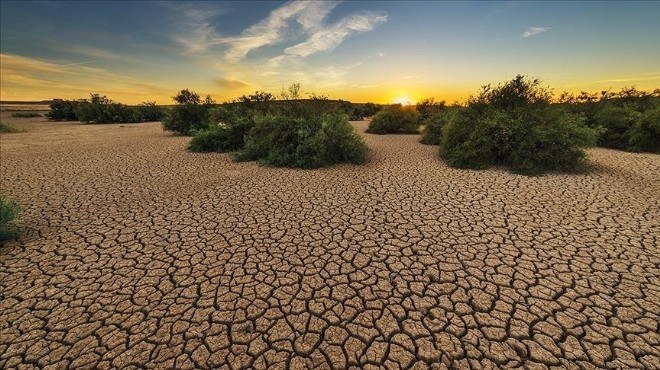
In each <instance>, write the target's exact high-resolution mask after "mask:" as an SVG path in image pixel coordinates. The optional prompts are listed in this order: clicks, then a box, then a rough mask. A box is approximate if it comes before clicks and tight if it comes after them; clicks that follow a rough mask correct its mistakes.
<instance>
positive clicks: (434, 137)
mask: <svg viewBox="0 0 660 370" xmlns="http://www.w3.org/2000/svg"><path fill="white" fill-rule="evenodd" d="M452 109H453V108H452ZM456 112H457V111H456V110H455V109H453V110H440V111H434V112H432V113H430V114H429V115H428V116H427V118H426V119H425V120H424V129H423V130H422V138H421V139H420V142H421V143H422V144H426V145H440V138H441V136H442V128H443V127H445V125H447V123H448V122H449V121H451V120H452V119H453V116H454V115H456Z"/></svg>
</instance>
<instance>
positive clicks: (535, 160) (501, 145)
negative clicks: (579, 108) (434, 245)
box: [440, 76, 599, 175]
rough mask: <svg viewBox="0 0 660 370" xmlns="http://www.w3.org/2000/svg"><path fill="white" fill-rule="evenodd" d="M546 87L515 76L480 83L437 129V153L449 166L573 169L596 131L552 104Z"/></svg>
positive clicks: (530, 172)
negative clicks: (473, 94) (439, 133)
mask: <svg viewBox="0 0 660 370" xmlns="http://www.w3.org/2000/svg"><path fill="white" fill-rule="evenodd" d="M547 91H548V90H547V89H546V88H543V87H541V86H540V85H539V83H538V80H531V81H527V80H525V79H524V78H521V77H520V76H517V77H516V78H515V79H514V80H512V81H510V82H507V83H506V84H504V85H500V86H498V87H496V88H495V89H492V88H490V87H485V88H483V90H482V92H481V94H480V95H479V96H477V97H476V98H473V97H471V98H470V99H469V104H468V107H467V108H466V109H465V110H464V111H462V112H459V113H457V114H455V115H454V116H452V117H451V119H450V120H449V123H447V124H446V125H445V126H444V128H443V129H442V140H441V147H440V156H441V157H442V158H444V159H445V160H446V161H447V163H448V164H449V165H450V166H454V167H460V168H475V169H482V168H487V167H489V166H492V165H504V166H508V167H510V168H512V169H513V171H515V172H519V173H522V174H526V175H537V174H541V173H544V172H548V171H571V170H574V169H576V168H577V167H579V165H580V164H581V163H582V159H583V158H584V156H585V152H584V148H586V147H589V146H592V145H594V144H595V143H596V138H597V136H598V133H599V132H598V130H595V129H592V128H588V127H586V126H585V125H584V117H583V116H581V115H576V114H572V113H569V112H567V111H566V110H565V109H562V108H561V107H553V106H551V105H550V99H549V98H548V95H547Z"/></svg>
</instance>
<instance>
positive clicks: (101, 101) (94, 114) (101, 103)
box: [46, 94, 165, 123]
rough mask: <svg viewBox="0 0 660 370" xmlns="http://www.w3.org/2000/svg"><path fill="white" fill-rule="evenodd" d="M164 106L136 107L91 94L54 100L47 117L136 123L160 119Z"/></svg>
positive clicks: (67, 119) (52, 118) (51, 118)
mask: <svg viewBox="0 0 660 370" xmlns="http://www.w3.org/2000/svg"><path fill="white" fill-rule="evenodd" d="M164 114H165V112H164V110H163V108H161V107H159V106H157V105H156V103H155V102H145V103H142V104H140V105H138V106H136V107H132V106H129V105H126V104H121V103H115V102H113V101H112V100H110V99H109V98H108V97H106V96H101V95H99V94H91V96H90V99H77V100H54V101H53V102H52V103H51V104H50V111H49V112H48V113H46V117H47V118H48V119H50V120H52V121H81V122H83V123H134V122H144V121H159V120H160V119H162V117H163V116H164Z"/></svg>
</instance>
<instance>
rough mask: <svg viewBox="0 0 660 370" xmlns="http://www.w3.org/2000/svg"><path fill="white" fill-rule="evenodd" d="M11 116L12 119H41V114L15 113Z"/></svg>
mask: <svg viewBox="0 0 660 370" xmlns="http://www.w3.org/2000/svg"><path fill="white" fill-rule="evenodd" d="M11 116H12V117H13V118H35V117H42V115H41V114H39V113H26V112H16V113H12V114H11Z"/></svg>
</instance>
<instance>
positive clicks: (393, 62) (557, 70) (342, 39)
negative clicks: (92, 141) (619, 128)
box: [0, 1, 660, 104]
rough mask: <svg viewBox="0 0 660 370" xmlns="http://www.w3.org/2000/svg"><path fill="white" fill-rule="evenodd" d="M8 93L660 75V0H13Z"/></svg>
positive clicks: (559, 81) (599, 81)
mask: <svg viewBox="0 0 660 370" xmlns="http://www.w3.org/2000/svg"><path fill="white" fill-rule="evenodd" d="M0 7H1V9H0V10H1V12H0V13H1V15H0V17H1V19H0V20H1V26H0V27H1V30H0V31H1V32H0V52H1V54H2V65H1V67H2V68H1V69H0V77H1V82H2V84H1V86H0V95H1V97H0V99H2V100H41V99H50V98H54V97H62V98H77V97H86V96H87V95H88V94H89V93H90V92H98V93H102V94H105V95H108V96H109V97H110V98H112V99H114V100H117V101H122V102H127V103H138V102H141V101H145V100H156V101H157V102H158V103H161V104H167V103H169V102H170V97H171V96H172V95H174V94H175V93H176V91H178V90H180V89H183V88H190V89H193V90H196V91H198V92H200V93H202V94H206V93H210V94H211V95H212V96H213V97H214V98H216V100H218V101H224V100H228V99H233V98H235V97H237V96H240V95H241V94H244V93H248V92H252V91H255V90H265V91H271V92H274V93H277V92H279V91H280V90H281V89H282V87H283V86H287V85H289V84H290V83H292V82H295V81H298V82H300V83H301V84H302V86H303V90H304V91H307V92H312V91H313V92H316V93H318V94H326V95H328V96H330V97H331V98H342V99H348V100H352V101H376V102H381V103H387V102H392V101H396V100H406V99H407V100H409V101H412V102H414V101H415V100H418V99H421V98H424V97H431V96H433V97H436V98H437V99H445V100H448V101H453V100H462V99H465V98H466V97H467V96H468V95H469V94H470V93H474V92H475V91H476V89H477V88H478V87H479V86H480V85H483V84H486V83H489V82H501V81H504V80H507V79H510V78H512V77H514V76H515V75H516V74H518V73H521V74H526V75H529V76H532V77H538V78H540V79H542V80H543V81H544V82H545V84H547V85H549V86H551V87H553V88H554V89H555V91H556V92H561V91H563V90H568V91H573V92H577V91H580V90H587V91H599V90H601V89H607V88H614V89H618V88H620V87H623V86H632V85H635V86H637V87H638V88H640V89H646V90H653V89H654V88H657V87H658V86H660V83H659V82H660V42H659V41H658V39H660V38H659V37H658V35H660V22H657V19H656V18H658V16H660V3H659V2H633V1H626V2H623V1H622V2H616V1H606V2H596V1H589V2H575V1H559V2H550V1H549V2H521V1H515V2H449V1H428V2H410V1H409V2H396V1H383V2H379V1H366V2H362V1H344V2H275V1H267V2H257V1H255V2H247V1H246V2H141V1H140V2H127V1H106V2H96V1H94V2H83V1H79V2H59V1H58V2H55V1H34V2H30V1H2V2H1V3H0Z"/></svg>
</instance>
